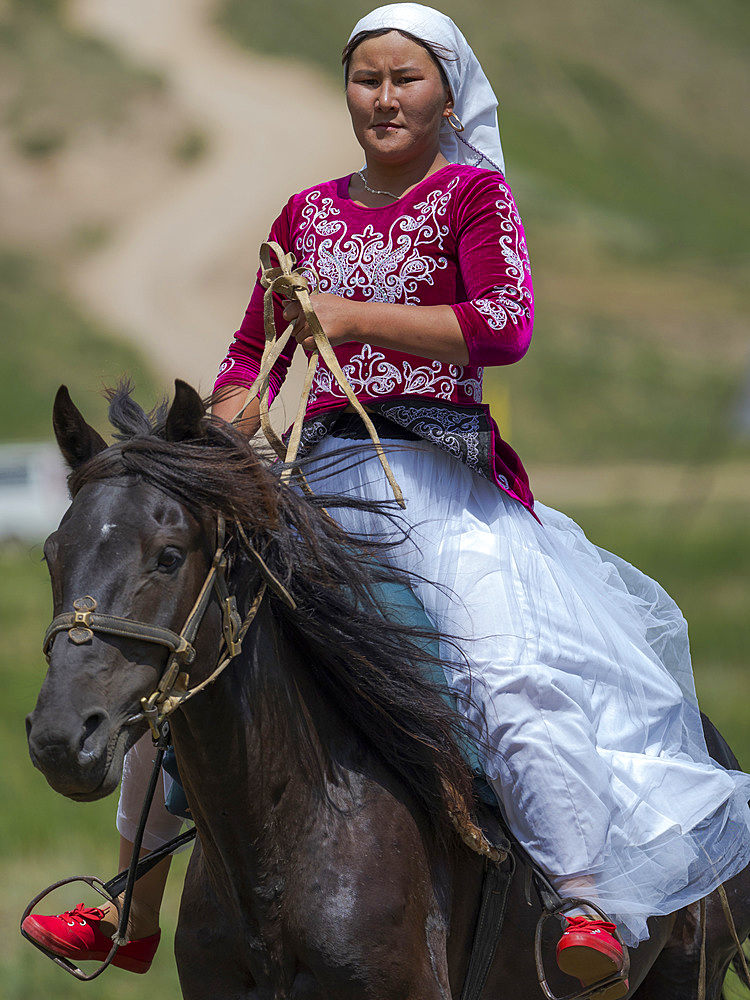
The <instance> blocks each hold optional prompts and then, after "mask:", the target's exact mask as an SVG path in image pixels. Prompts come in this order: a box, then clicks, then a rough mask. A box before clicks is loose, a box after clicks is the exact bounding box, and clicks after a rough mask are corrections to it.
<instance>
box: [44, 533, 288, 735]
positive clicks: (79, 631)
mask: <svg viewBox="0 0 750 1000" xmlns="http://www.w3.org/2000/svg"><path fill="white" fill-rule="evenodd" d="M238 527H239V525H238ZM241 534H242V537H243V540H244V542H245V545H246V546H247V547H248V551H249V554H250V555H251V557H252V558H253V560H254V562H255V564H256V566H257V567H258V569H259V570H260V573H261V576H262V577H263V580H262V582H261V584H260V587H259V588H258V592H257V594H256V595H255V598H254V600H253V602H252V604H251V605H250V608H249V610H248V612H247V614H246V615H245V617H244V619H243V618H241V617H240V614H239V612H238V611H237V599H236V598H235V596H234V594H230V593H229V588H228V586H227V580H226V570H227V555H226V550H225V541H226V522H225V520H224V518H223V517H222V516H221V515H220V516H219V517H218V518H217V523H216V536H217V543H216V551H215V552H214V556H213V559H212V560H211V566H210V568H209V570H208V573H207V575H206V578H205V580H204V581H203V586H202V587H201V589H200V591H199V593H198V596H197V597H196V599H195V603H194V604H193V607H192V609H191V611H190V613H189V614H188V616H187V619H186V621H185V624H184V625H183V627H182V630H181V631H180V632H179V633H177V632H173V631H172V630H171V629H168V628H164V627H162V626H161V625H152V624H150V623H149V622H141V621H138V620H134V619H132V618H124V617H122V616H120V615H107V614H102V613H101V612H99V611H97V607H98V605H97V602H96V600H95V598H93V597H91V596H89V595H87V596H86V597H80V598H78V599H77V600H75V601H73V611H67V612H63V614H60V615H57V617H56V618H54V619H53V620H52V622H51V623H50V625H49V628H48V629H47V631H46V633H45V636H44V643H43V649H44V655H45V656H46V658H47V660H49V658H50V650H51V646H52V642H53V640H54V638H55V636H56V635H58V634H59V633H60V632H67V633H68V638H69V639H70V641H71V642H73V643H75V644H76V645H82V644H84V643H87V642H91V640H92V639H93V637H94V633H95V632H101V633H103V634H105V635H116V636H123V637H126V638H129V639H140V640H142V641H144V642H151V643H156V644H157V645H160V646H166V648H167V649H169V651H170V653H169V658H168V660H167V664H166V667H165V668H164V670H163V672H162V675H161V677H160V678H159V682H158V684H157V686H156V688H155V690H154V691H152V692H151V694H150V695H148V696H147V697H143V698H141V711H140V712H139V713H137V714H136V715H133V716H131V718H129V719H128V720H127V724H128V725H132V724H134V723H137V722H142V721H143V720H144V719H145V720H146V721H147V722H148V725H149V728H150V729H151V733H152V735H153V737H154V739H155V740H156V739H158V738H159V734H160V730H161V726H162V724H163V722H164V720H165V719H167V718H168V717H169V716H170V715H171V714H172V713H173V712H174V711H175V710H176V709H177V708H179V707H180V706H181V705H183V704H184V703H185V702H186V701H187V700H188V699H190V698H192V697H194V696H195V695H196V694H198V693H199V692H200V691H203V690H204V689H205V688H206V687H208V686H209V685H210V684H213V682H214V681H215V680H216V679H217V678H218V677H219V676H220V674H221V673H222V672H223V671H224V670H225V669H226V668H227V666H229V664H230V663H231V662H232V660H233V659H234V658H235V657H236V656H237V654H238V653H239V652H240V650H241V649H242V640H243V639H244V638H245V635H246V633H247V630H248V629H249V628H250V625H251V624H252V622H253V620H254V619H255V616H256V615H257V613H258V611H259V609H260V606H261V603H262V601H263V597H264V596H265V593H266V590H267V589H268V587H269V586H270V587H271V589H272V590H273V591H274V592H275V593H276V594H277V595H278V596H280V597H281V598H282V599H283V600H284V601H285V602H286V603H287V604H289V605H290V606H291V607H295V603H294V600H293V599H292V597H291V596H290V594H289V592H288V591H287V590H286V588H285V587H284V586H283V584H282V583H281V582H280V581H279V580H278V579H277V578H276V577H275V576H274V575H273V573H272V572H271V571H270V570H269V569H268V567H267V566H266V564H265V562H264V561H263V559H262V557H261V556H260V554H259V553H258V552H257V551H256V550H255V549H254V548H253V547H252V545H250V543H249V541H248V539H247V536H246V535H245V532H244V531H241ZM214 594H216V596H217V598H218V601H219V605H220V607H221V613H222V647H221V649H220V650H219V656H218V663H217V666H216V667H215V668H214V670H213V672H212V673H211V674H210V675H209V676H208V677H207V678H206V679H205V680H204V681H201V683H200V684H197V685H196V686H195V687H192V688H191V687H190V686H189V685H190V675H189V673H188V672H187V671H186V670H185V669H184V668H185V667H187V666H189V665H190V664H191V663H192V662H193V660H194V659H195V647H194V646H193V642H194V640H195V636H196V634H197V632H198V628H199V627H200V624H201V621H202V620H203V616H204V615H205V613H206V609H207V608H208V605H209V603H210V601H211V598H212V596H213V595H214Z"/></svg>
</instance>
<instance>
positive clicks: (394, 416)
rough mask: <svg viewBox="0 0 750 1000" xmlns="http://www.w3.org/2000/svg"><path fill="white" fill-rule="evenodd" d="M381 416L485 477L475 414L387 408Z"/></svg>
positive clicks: (439, 408)
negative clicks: (417, 435)
mask: <svg viewBox="0 0 750 1000" xmlns="http://www.w3.org/2000/svg"><path fill="white" fill-rule="evenodd" d="M385 413H386V415H387V416H388V418H389V419H391V420H393V421H394V423H397V424H399V425H400V426H401V427H408V428H409V430H410V431H413V432H414V433H415V434H419V435H421V436H422V437H424V438H426V439H427V440H428V441H432V443H433V444H436V445H437V446H438V447H439V448H442V449H443V450H444V451H448V452H450V454H451V455H453V456H454V457H455V458H457V459H459V460H460V461H463V462H465V463H466V465H468V466H469V468H471V469H475V470H476V471H478V472H481V473H482V475H485V471H484V469H483V468H482V465H481V462H480V458H479V446H480V438H479V435H480V421H479V414H477V413H468V414H465V413H459V412H457V411H456V410H450V409H448V410H445V409H442V408H441V407H437V406H418V407H413V406H388V407H387V408H386V410H385Z"/></svg>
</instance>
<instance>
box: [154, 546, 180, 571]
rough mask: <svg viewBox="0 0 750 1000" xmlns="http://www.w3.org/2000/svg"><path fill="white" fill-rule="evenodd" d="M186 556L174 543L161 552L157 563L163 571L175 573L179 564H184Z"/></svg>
mask: <svg viewBox="0 0 750 1000" xmlns="http://www.w3.org/2000/svg"><path fill="white" fill-rule="evenodd" d="M184 558H185V555H184V553H183V552H180V550H179V549H176V548H175V547H174V546H173V545H168V546H167V547H166V548H165V549H162V550H161V552H160V553H159V558H158V559H157V560H156V565H157V568H158V569H159V570H161V572H162V573H174V571H175V570H176V569H177V568H178V566H181V565H182V562H183V560H184Z"/></svg>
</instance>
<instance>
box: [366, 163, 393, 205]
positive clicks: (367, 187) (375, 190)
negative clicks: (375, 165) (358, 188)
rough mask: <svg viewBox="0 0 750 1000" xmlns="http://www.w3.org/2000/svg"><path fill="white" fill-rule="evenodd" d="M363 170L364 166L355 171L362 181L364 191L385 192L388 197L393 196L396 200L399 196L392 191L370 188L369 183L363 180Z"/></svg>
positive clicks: (372, 192)
mask: <svg viewBox="0 0 750 1000" xmlns="http://www.w3.org/2000/svg"><path fill="white" fill-rule="evenodd" d="M363 170H364V167H363V168H362V170H358V171H357V173H358V174H359V179H360V180H361V181H362V183H363V184H364V186H365V191H369V192H370V194H385V195H387V196H388V197H389V198H395V199H396V201H398V199H399V198H400V197H401V195H400V194H394V193H393V192H392V191H378V190H377V188H371V187H370V185H369V184H368V183H367V181H366V180H365V175H364V173H363V172H362V171H363Z"/></svg>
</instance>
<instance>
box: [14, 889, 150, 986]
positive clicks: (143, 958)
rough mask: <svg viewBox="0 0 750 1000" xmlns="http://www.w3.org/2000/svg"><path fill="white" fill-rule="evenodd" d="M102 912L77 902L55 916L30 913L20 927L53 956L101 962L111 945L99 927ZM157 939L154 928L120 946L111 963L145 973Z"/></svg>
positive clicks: (108, 938) (78, 960)
mask: <svg viewBox="0 0 750 1000" xmlns="http://www.w3.org/2000/svg"><path fill="white" fill-rule="evenodd" d="M104 915H105V914H104V910H100V909H99V907H98V906H84V905H83V903H79V905H78V906H76V908H75V909H74V910H68V911H67V912H66V913H58V914H57V915H56V916H44V915H42V914H41V913H31V914H29V916H28V917H26V919H25V920H24V922H23V924H22V925H21V927H22V930H24V931H25V932H26V934H28V935H29V937H30V938H33V939H34V941H36V942H38V943H39V944H40V945H41V946H42V947H43V948H46V949H47V951H51V952H52V953H53V954H55V955H62V957H63V958H72V959H73V960H74V961H76V962H103V961H104V959H105V958H106V957H107V955H109V953H110V950H111V948H112V939H111V938H110V937H107V935H106V934H105V933H104V931H103V930H102V929H101V926H100V924H101V922H102V917H104ZM160 938H161V931H157V932H156V934H152V935H151V936H150V937H145V938H139V939H138V940H137V941H129V942H128V944H124V945H121V946H120V947H119V948H118V949H117V951H116V952H115V957H114V958H113V959H112V965H116V966H117V967H118V968H120V969H127V970H128V972H141V973H142V972H148V970H149V969H150V968H151V962H152V961H153V958H154V955H155V953H156V949H157V948H158V947H159V940H160Z"/></svg>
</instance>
